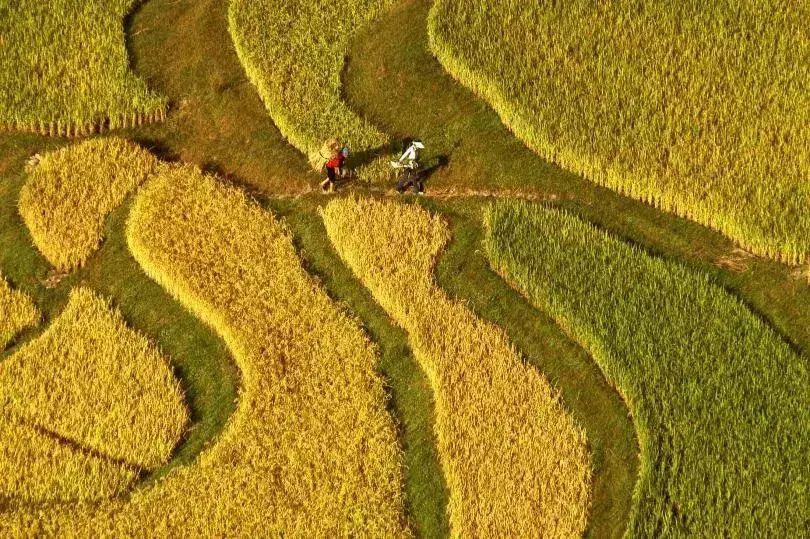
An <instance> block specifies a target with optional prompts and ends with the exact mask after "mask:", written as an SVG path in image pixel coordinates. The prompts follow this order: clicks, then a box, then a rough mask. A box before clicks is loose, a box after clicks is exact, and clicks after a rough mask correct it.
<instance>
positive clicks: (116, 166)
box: [19, 138, 158, 270]
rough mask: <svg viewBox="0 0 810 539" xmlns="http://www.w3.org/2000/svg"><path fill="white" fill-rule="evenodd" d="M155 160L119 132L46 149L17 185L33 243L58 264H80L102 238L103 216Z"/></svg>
mask: <svg viewBox="0 0 810 539" xmlns="http://www.w3.org/2000/svg"><path fill="white" fill-rule="evenodd" d="M157 166H158V161H157V159H155V158H154V157H153V156H152V154H151V153H149V152H148V151H146V150H144V149H142V148H140V147H139V146H137V145H136V144H134V143H132V142H129V141H127V140H124V139H120V138H99V139H92V140H88V141H86V142H83V143H81V144H78V145H72V146H67V147H65V148H63V149H61V150H58V151H55V152H52V153H48V154H46V155H45V156H44V157H43V158H42V160H41V161H40V163H39V164H38V165H36V166H35V167H34V168H33V169H32V170H31V172H30V174H29V177H28V181H27V182H26V183H25V185H24V186H23V188H22V190H21V191H20V199H19V210H20V215H21V216H22V218H23V220H24V221H25V224H26V225H27V226H28V230H29V231H30V232H31V236H32V238H33V240H34V245H36V247H37V249H39V251H40V252H41V253H42V254H43V255H44V256H45V258H47V259H48V261H49V262H50V263H51V264H53V265H54V266H56V268H58V269H60V270H69V269H72V268H74V267H78V266H81V265H83V264H84V263H85V262H86V261H87V259H88V258H89V257H90V256H91V255H92V254H93V253H94V252H95V251H96V250H97V249H98V247H99V246H100V244H101V242H102V240H103V229H104V219H105V218H106V217H107V215H108V214H109V213H110V212H111V211H112V210H114V209H115V208H117V207H118V206H119V205H120V204H121V203H122V202H123V200H124V198H125V197H126V196H127V195H128V194H130V193H131V192H132V191H134V190H135V189H136V188H137V187H138V185H140V184H141V183H142V182H143V181H144V180H146V178H147V177H148V176H149V175H150V174H152V173H154V172H155V170H156V167H157Z"/></svg>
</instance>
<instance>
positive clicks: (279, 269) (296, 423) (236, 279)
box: [0, 167, 408, 537]
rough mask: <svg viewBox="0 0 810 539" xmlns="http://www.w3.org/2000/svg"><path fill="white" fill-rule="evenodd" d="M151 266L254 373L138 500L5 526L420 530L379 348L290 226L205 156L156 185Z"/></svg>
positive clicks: (145, 243) (145, 257) (188, 531)
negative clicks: (309, 268) (197, 442)
mask: <svg viewBox="0 0 810 539" xmlns="http://www.w3.org/2000/svg"><path fill="white" fill-rule="evenodd" d="M127 236H128V241H129V245H130V248H131V250H132V252H133V253H134V255H135V257H136V258H137V259H138V260H139V262H140V263H141V264H142V265H143V267H144V268H145V270H146V271H147V273H149V274H150V275H151V276H153V277H154V278H155V279H156V280H158V281H159V282H160V283H162V284H163V285H164V286H165V287H166V288H167V289H168V290H170V291H171V293H172V294H174V295H176V296H177V297H178V298H179V299H180V301H181V302H183V303H184V304H185V305H186V306H187V307H188V308H190V309H191V310H192V311H194V312H195V313H196V314H197V315H198V316H200V317H201V318H203V319H204V320H205V321H207V322H208V323H209V324H211V325H212V326H213V327H214V328H216V329H217V331H219V332H220V333H221V334H222V335H223V337H224V338H225V340H226V342H228V345H229V347H230V348H231V350H232V351H233V353H234V356H235V358H236V360H237V362H238V364H239V366H240V368H241V370H242V374H243V385H242V390H241V393H240V399H239V404H238V408H237V410H236V412H235V413H234V415H233V416H232V418H231V420H230V422H229V424H228V426H227V427H226V429H225V431H224V432H223V433H222V434H221V436H220V437H219V440H218V443H217V444H216V445H214V446H212V447H210V448H209V449H207V450H205V451H204V452H203V454H202V455H201V456H200V458H199V460H198V461H197V462H196V463H194V464H192V465H190V466H187V467H183V468H175V469H174V470H172V471H171V472H169V473H168V474H167V475H166V476H165V477H163V478H162V479H161V480H160V481H158V482H157V483H155V484H154V485H153V486H151V487H150V488H144V489H139V490H137V491H135V492H134V493H133V494H132V495H131V496H130V497H129V498H128V499H122V500H114V501H110V502H107V503H103V504H99V505H97V506H95V507H74V508H61V509H54V510H53V511H52V512H49V513H47V514H46V515H43V514H41V513H38V512H28V511H23V510H21V511H17V512H14V513H10V514H5V515H2V517H0V528H3V530H4V531H5V532H6V534H9V533H13V534H24V533H32V532H34V533H45V532H49V533H76V534H80V535H91V534H93V533H94V532H96V531H97V530H100V529H103V530H107V531H108V532H109V533H111V534H115V535H144V534H150V535H154V534H157V535H171V534H178V533H179V534H181V535H206V536H223V535H241V536H246V535H257V534H258V535H281V534H283V535H286V536H302V537H303V536H306V537H310V536H313V535H316V536H343V535H368V536H374V537H382V536H400V535H407V534H408V527H407V525H406V523H405V520H404V511H403V500H402V469H401V455H400V452H399V449H398V448H397V443H396V433H395V429H394V426H393V423H392V421H391V418H390V417H389V416H388V414H387V413H386V410H385V393H384V391H383V387H382V384H381V382H380V380H379V379H378V378H377V376H376V374H375V372H374V364H375V358H374V352H373V347H372V346H371V345H370V343H369V342H368V340H367V339H366V338H365V336H364V335H363V334H362V332H361V331H360V330H359V328H358V327H357V325H356V323H355V321H354V320H353V319H351V318H350V317H348V316H347V315H346V314H345V313H343V312H342V311H340V310H339V309H338V308H337V307H336V306H335V305H334V303H332V302H331V300H329V298H328V297H327V296H326V295H325V294H324V293H323V292H322V291H321V290H320V289H319V288H318V286H317V285H316V283H315V282H314V281H313V280H312V278H311V277H309V276H308V275H307V274H306V273H305V272H304V270H303V268H302V267H301V264H300V261H299V259H298V258H297V256H296V254H295V251H294V249H293V247H292V242H291V239H290V236H289V235H288V233H287V232H286V230H285V229H284V227H283V226H282V225H281V224H280V223H279V222H278V221H277V220H276V219H275V218H274V217H273V216H272V214H270V213H268V212H266V211H264V210H262V209H261V208H259V207H258V206H257V205H256V204H254V203H252V202H250V201H249V200H248V199H247V198H246V196H245V195H244V194H243V193H242V192H241V191H240V190H237V189H234V188H229V187H225V186H224V185H222V184H220V183H218V182H217V181H216V180H215V179H213V178H212V177H208V176H204V175H202V174H201V173H200V172H199V171H198V170H197V169H194V168H192V167H178V168H175V169H173V170H164V171H163V172H162V173H161V174H159V175H158V176H157V177H155V178H154V179H152V180H151V181H150V183H149V184H148V185H147V186H146V187H145V188H144V189H143V191H142V192H141V194H140V195H139V196H138V198H137V200H136V203H135V205H134V207H133V209H132V213H131V216H130V221H129V224H128V229H127Z"/></svg>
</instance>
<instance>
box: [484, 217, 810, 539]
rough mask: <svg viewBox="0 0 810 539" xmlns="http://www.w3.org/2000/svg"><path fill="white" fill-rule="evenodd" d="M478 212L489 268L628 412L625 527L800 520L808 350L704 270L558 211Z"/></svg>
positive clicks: (779, 524) (728, 531)
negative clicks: (601, 377)
mask: <svg viewBox="0 0 810 539" xmlns="http://www.w3.org/2000/svg"><path fill="white" fill-rule="evenodd" d="M485 222H486V227H487V236H486V241H485V246H486V250H487V253H488V255H489V257H490V260H491V261H492V264H493V266H494V267H495V268H496V269H497V270H498V271H500V272H502V273H503V274H504V275H505V276H506V277H507V278H508V279H509V280H510V281H511V282H514V283H515V284H516V286H518V287H519V289H520V290H522V291H523V292H525V293H526V294H527V296H528V297H529V298H530V299H531V301H532V302H533V303H535V304H536V305H538V306H539V307H540V308H542V309H543V310H545V311H547V312H549V313H550V314H551V315H552V316H553V317H554V318H555V319H556V320H557V321H558V322H559V323H560V324H561V325H562V326H563V328H565V330H566V331H568V332H570V334H571V335H572V336H573V337H574V338H576V339H577V340H579V341H580V342H581V343H582V344H583V345H584V346H585V347H586V348H587V349H588V350H589V351H590V352H591V353H592V354H593V356H594V358H595V359H596V361H597V362H598V363H599V365H600V367H601V368H602V370H603V371H604V372H605V375H606V376H607V378H608V379H609V380H610V381H611V382H612V383H614V384H616V386H617V387H618V388H619V389H620V390H621V392H622V393H623V395H624V397H625V400H626V401H627V402H628V404H629V406H630V408H631V409H632V411H633V418H634V421H635V423H636V430H637V433H638V436H639V442H640V445H641V455H642V463H641V475H640V478H639V481H638V484H637V486H636V492H635V501H636V505H635V507H634V510H633V514H632V517H631V522H630V525H629V533H630V535H631V536H643V537H648V536H656V537H658V536H662V535H665V536H671V535H675V536H684V535H695V534H700V535H710V536H723V535H726V536H732V537H733V536H740V535H749V534H751V533H754V534H757V535H765V536H774V537H790V536H796V535H797V534H800V533H801V531H802V530H805V531H806V530H807V526H808V524H810V520H808V518H809V516H808V513H807V507H808V506H810V498H809V496H810V488H808V475H807V470H808V469H810V437H809V436H808V431H807V428H806V426H807V424H808V420H810V393H808V392H807V387H810V371H809V370H808V364H807V361H806V359H805V358H803V357H800V356H798V355H796V353H794V352H793V351H792V350H791V348H790V347H789V346H788V345H787V344H786V343H784V342H783V341H782V340H781V339H780V338H779V336H778V335H777V334H776V333H775V332H774V331H773V330H772V329H771V328H770V327H769V326H767V325H766V324H765V323H763V322H762V321H761V320H760V319H758V318H757V317H756V316H754V315H753V314H752V313H751V312H750V311H749V310H748V309H747V308H746V307H745V306H744V305H743V304H742V303H741V302H740V301H739V300H737V299H736V298H734V297H733V296H731V295H730V294H728V293H727V292H726V291H725V290H723V289H722V288H720V287H719V286H717V285H715V284H713V283H712V281H711V279H709V278H708V276H706V275H704V274H701V273H696V272H693V271H690V270H687V269H686V268H685V267H683V266H681V265H680V264H677V263H673V262H667V261H664V260H661V259H658V258H653V257H651V256H649V255H647V254H646V253H644V252H643V251H641V250H639V249H635V248H632V247H630V246H628V245H626V244H624V243H622V242H620V241H618V240H616V239H614V238H612V237H610V236H608V235H607V234H605V233H603V232H601V231H599V230H597V229H595V228H594V227H592V226H591V225H589V224H586V223H585V222H583V221H581V220H579V219H577V218H575V217H573V216H571V215H569V214H567V213H564V212H561V211H555V210H552V209H548V208H545V207H542V206H538V205H530V204H527V203H520V202H512V203H505V202H503V203H498V204H495V205H493V206H491V207H490V209H489V210H488V211H487V214H486V219H485Z"/></svg>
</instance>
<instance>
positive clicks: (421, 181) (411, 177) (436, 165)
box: [397, 155, 450, 194]
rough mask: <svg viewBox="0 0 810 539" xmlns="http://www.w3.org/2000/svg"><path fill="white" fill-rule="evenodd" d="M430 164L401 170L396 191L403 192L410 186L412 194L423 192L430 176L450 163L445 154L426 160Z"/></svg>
mask: <svg viewBox="0 0 810 539" xmlns="http://www.w3.org/2000/svg"><path fill="white" fill-rule="evenodd" d="M428 162H429V163H430V164H429V165H428V166H426V167H424V168H421V169H418V170H416V171H414V172H410V171H407V170H405V171H403V172H402V174H403V175H402V176H400V178H399V181H398V182H397V191H399V192H400V193H404V192H405V191H407V190H408V188H411V189H412V190H413V192H414V194H423V193H424V192H425V187H426V186H427V183H428V181H429V180H430V178H431V177H432V176H433V175H434V174H435V173H436V172H438V171H439V170H441V169H442V168H444V167H446V166H447V165H448V164H449V163H450V158H449V157H448V156H447V155H437V156H435V157H433V158H432V159H430V160H429V161H428Z"/></svg>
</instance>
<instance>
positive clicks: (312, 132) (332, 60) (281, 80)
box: [229, 0, 392, 169]
mask: <svg viewBox="0 0 810 539" xmlns="http://www.w3.org/2000/svg"><path fill="white" fill-rule="evenodd" d="M391 4H392V2H391V0H355V1H352V2H344V3H330V2H312V1H309V2H291V1H289V0H259V1H255V0H234V1H231V2H230V4H229V29H230V32H231V35H232V36H233V40H234V44H235V46H236V51H237V52H238V53H239V58H240V60H241V61H242V64H243V65H244V66H245V70H246V72H247V74H248V76H249V77H250V80H251V81H252V82H253V84H254V85H256V88H257V89H258V91H259V95H261V97H262V100H263V101H264V103H265V106H266V107H267V110H268V112H269V113H270V116H271V117H272V118H273V121H274V122H275V123H276V125H277V126H278V128H279V129H280V130H281V132H282V133H283V134H284V136H285V137H286V138H287V139H288V140H289V141H290V143H291V144H292V145H293V146H295V147H296V148H298V150H300V151H301V152H303V153H304V154H305V155H307V156H308V158H309V161H310V163H311V164H312V165H313V166H314V167H315V168H316V169H320V168H321V167H322V166H323V165H324V163H326V160H327V159H328V157H329V156H322V155H320V149H321V147H322V146H323V144H324V141H326V140H327V139H330V138H336V139H337V140H339V141H340V142H341V143H345V144H347V145H348V146H349V147H350V148H352V149H353V150H354V151H363V150H372V149H375V148H378V147H380V146H383V145H385V144H387V142H388V137H387V136H386V135H385V134H384V133H382V132H380V131H379V130H378V129H376V128H375V127H374V126H373V125H371V124H370V123H368V122H367V121H365V120H363V119H362V118H360V117H359V116H358V115H357V114H355V113H354V112H353V111H352V110H350V109H349V108H348V107H347V106H346V104H345V103H344V101H343V99H342V97H341V72H342V70H343V58H344V57H345V55H346V51H347V49H348V46H349V45H348V44H349V41H350V40H351V38H352V35H353V34H354V33H355V32H356V31H357V30H358V29H359V28H361V27H362V26H363V25H364V24H368V23H369V22H370V21H373V20H374V19H375V18H378V17H379V16H380V14H381V13H383V12H384V11H385V10H386V8H389V7H390V6H391Z"/></svg>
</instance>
